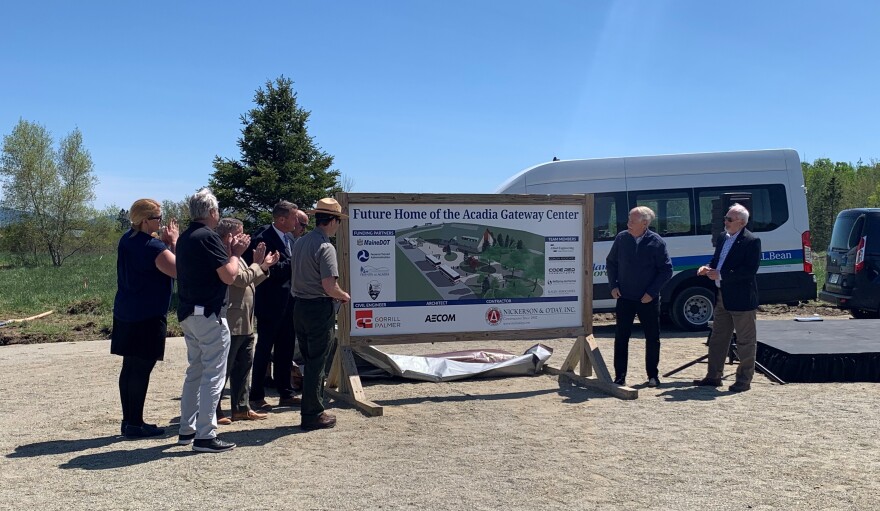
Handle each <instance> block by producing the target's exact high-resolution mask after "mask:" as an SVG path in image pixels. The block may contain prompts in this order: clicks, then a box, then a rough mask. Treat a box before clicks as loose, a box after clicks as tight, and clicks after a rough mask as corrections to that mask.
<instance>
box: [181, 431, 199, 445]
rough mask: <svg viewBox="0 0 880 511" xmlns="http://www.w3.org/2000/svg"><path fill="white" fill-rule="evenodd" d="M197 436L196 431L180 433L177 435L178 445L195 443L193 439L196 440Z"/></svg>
mask: <svg viewBox="0 0 880 511" xmlns="http://www.w3.org/2000/svg"><path fill="white" fill-rule="evenodd" d="M195 438H196V434H195V433H190V434H188V435H180V436H178V437H177V445H189V444H191V443H193V440H195Z"/></svg>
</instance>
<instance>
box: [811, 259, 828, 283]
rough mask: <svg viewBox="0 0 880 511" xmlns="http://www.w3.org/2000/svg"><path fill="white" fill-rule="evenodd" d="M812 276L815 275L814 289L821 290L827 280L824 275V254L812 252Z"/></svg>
mask: <svg viewBox="0 0 880 511" xmlns="http://www.w3.org/2000/svg"><path fill="white" fill-rule="evenodd" d="M813 274H814V275H816V289H819V290H821V289H822V287H823V286H824V285H825V279H826V278H827V274H826V273H825V252H813Z"/></svg>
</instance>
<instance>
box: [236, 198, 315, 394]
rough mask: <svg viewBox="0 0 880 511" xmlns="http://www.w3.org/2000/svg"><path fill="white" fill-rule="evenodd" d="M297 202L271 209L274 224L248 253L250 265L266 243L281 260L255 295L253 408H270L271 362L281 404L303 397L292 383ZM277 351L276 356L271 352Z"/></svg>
mask: <svg viewBox="0 0 880 511" xmlns="http://www.w3.org/2000/svg"><path fill="white" fill-rule="evenodd" d="M297 213H298V208H297V206H296V204H293V203H292V202H288V201H281V202H279V203H278V204H276V205H275V207H274V208H273V209H272V223H271V224H270V225H267V226H265V227H261V228H260V230H259V232H258V233H257V234H256V235H255V236H254V237H253V238H252V240H251V250H249V251H248V252H247V253H246V254H245V261H246V262H247V263H248V264H250V263H251V262H252V261H251V259H250V258H252V257H253V250H252V249H253V248H254V247H256V246H257V245H258V244H259V243H261V242H262V243H265V244H266V252H267V253H270V252H276V251H277V252H278V254H279V256H280V257H279V259H278V262H277V263H276V264H275V266H273V267H272V268H271V269H270V271H269V277H268V278H267V279H266V280H265V281H263V283H262V284H260V285H259V286H258V287H257V289H256V293H255V296H254V315H255V316H256V318H257V345H256V348H255V350H254V367H253V372H252V374H251V392H250V399H251V408H253V409H258V410H271V409H272V406H271V405H269V404H268V403H267V402H266V392H265V388H264V385H265V382H266V377H267V375H268V373H269V363H270V361H271V362H273V371H272V373H273V374H274V377H275V387H276V389H277V390H278V395H279V396H280V399H279V401H278V406H298V405H299V404H300V398H299V397H298V396H296V395H295V393H294V391H293V389H292V387H291V385H290V370H291V364H292V363H293V350H294V343H295V338H294V334H293V302H292V300H291V295H290V269H291V259H290V254H291V250H292V248H293V238H292V237H291V236H290V233H291V232H296V230H297V229H299V230H300V232H301V229H302V228H301V227H300V226H299V225H298V224H299V217H298V215H297ZM273 350H274V357H273V355H272V352H273Z"/></svg>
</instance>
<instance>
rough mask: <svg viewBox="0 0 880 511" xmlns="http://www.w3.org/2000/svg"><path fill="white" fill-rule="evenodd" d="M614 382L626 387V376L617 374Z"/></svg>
mask: <svg viewBox="0 0 880 511" xmlns="http://www.w3.org/2000/svg"><path fill="white" fill-rule="evenodd" d="M614 384H615V385H622V386H624V387H626V376H618V377H617V378H614Z"/></svg>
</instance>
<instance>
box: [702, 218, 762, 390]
mask: <svg viewBox="0 0 880 511" xmlns="http://www.w3.org/2000/svg"><path fill="white" fill-rule="evenodd" d="M747 223H749V210H747V209H746V208H745V207H744V206H742V205H740V204H734V205H733V206H731V207H730V209H729V210H728V211H727V215H726V216H725V217H724V232H723V233H721V235H719V236H718V239H717V240H716V243H715V255H713V256H712V260H711V261H710V262H709V264H708V265H706V266H701V267H700V269H699V270H697V275H704V276H706V277H708V278H710V279H712V280H713V281H714V284H715V289H716V299H715V321H714V323H713V325H712V335H710V336H709V368H708V371H707V373H706V377H705V378H702V379H700V380H694V384H695V385H702V386H710V387H720V386H721V377H722V376H723V370H724V358H725V357H726V356H727V351H728V346H730V340H731V338H732V337H733V332H734V331H736V347H737V355H738V357H739V367H738V368H737V370H736V382H735V383H734V384H733V385H731V386H730V391H731V392H743V391H746V390H749V389H750V388H751V384H752V376H754V374H755V351H756V348H757V345H758V341H757V330H756V328H755V319H756V311H757V309H758V283H757V281H756V280H755V275H756V274H757V273H758V267H759V266H760V265H761V240H760V238H757V237H755V235H754V234H752V233H751V232H749V230H748V229H746V224H747Z"/></svg>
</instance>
